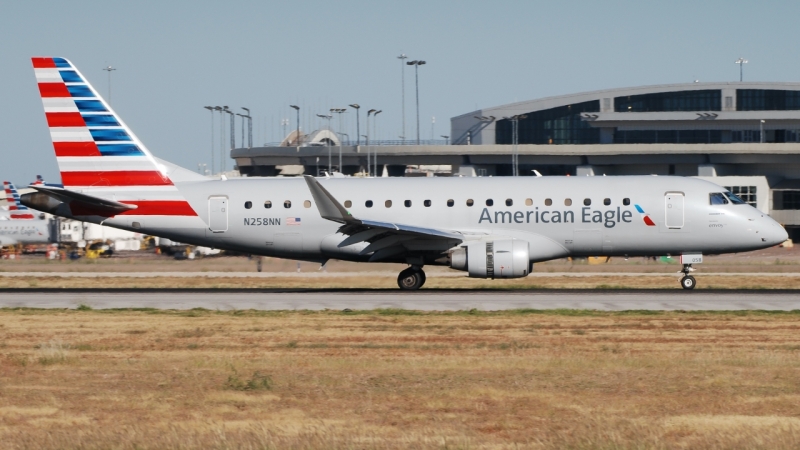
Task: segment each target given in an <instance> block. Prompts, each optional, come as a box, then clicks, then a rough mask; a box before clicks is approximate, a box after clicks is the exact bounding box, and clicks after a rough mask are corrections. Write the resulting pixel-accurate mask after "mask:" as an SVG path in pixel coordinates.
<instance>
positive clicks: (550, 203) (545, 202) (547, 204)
mask: <svg viewBox="0 0 800 450" xmlns="http://www.w3.org/2000/svg"><path fill="white" fill-rule="evenodd" d="M552 204H553V200H552V199H549V198H546V199H544V206H550V205H552Z"/></svg>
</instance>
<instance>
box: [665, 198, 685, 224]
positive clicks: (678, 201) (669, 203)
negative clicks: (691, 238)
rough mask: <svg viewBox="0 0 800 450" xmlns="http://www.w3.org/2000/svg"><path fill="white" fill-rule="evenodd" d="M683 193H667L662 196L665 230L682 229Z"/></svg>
mask: <svg viewBox="0 0 800 450" xmlns="http://www.w3.org/2000/svg"><path fill="white" fill-rule="evenodd" d="M683 198H684V197H683V193H682V192H667V193H666V195H664V209H665V213H664V223H665V225H666V226H667V228H683Z"/></svg>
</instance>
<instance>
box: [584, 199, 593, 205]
mask: <svg viewBox="0 0 800 450" xmlns="http://www.w3.org/2000/svg"><path fill="white" fill-rule="evenodd" d="M583 206H592V199H590V198H585V199H583Z"/></svg>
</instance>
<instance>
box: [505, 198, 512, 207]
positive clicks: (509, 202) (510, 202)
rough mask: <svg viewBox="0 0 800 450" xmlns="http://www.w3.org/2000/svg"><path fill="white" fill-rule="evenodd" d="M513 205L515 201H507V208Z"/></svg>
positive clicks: (508, 199)
mask: <svg viewBox="0 0 800 450" xmlns="http://www.w3.org/2000/svg"><path fill="white" fill-rule="evenodd" d="M513 204H514V200H511V199H510V198H507V199H506V206H512V205H513Z"/></svg>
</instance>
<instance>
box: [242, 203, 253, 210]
mask: <svg viewBox="0 0 800 450" xmlns="http://www.w3.org/2000/svg"><path fill="white" fill-rule="evenodd" d="M252 207H253V202H244V209H250V208H252Z"/></svg>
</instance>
